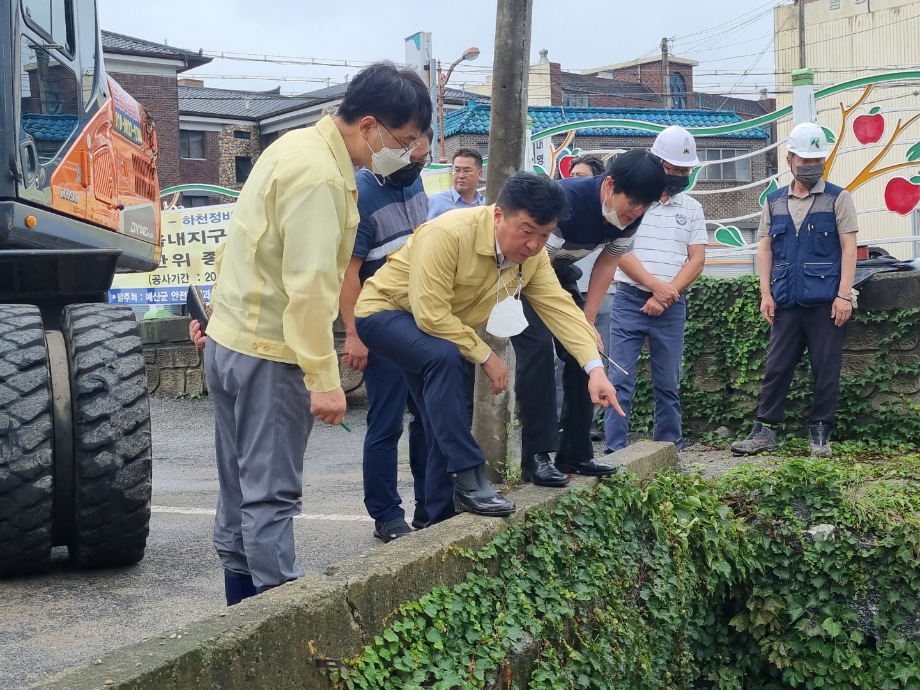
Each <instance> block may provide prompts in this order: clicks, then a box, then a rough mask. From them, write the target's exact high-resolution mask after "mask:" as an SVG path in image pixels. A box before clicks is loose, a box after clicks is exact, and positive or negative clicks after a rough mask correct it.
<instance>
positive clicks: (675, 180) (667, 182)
mask: <svg viewBox="0 0 920 690" xmlns="http://www.w3.org/2000/svg"><path fill="white" fill-rule="evenodd" d="M689 186H690V178H689V177H684V176H683V175H667V174H666V175H665V176H664V191H665V192H667V194H668V196H677V195H678V194H680V193H681V192H682V191H684V190H685V189H686V188H687V187H689Z"/></svg>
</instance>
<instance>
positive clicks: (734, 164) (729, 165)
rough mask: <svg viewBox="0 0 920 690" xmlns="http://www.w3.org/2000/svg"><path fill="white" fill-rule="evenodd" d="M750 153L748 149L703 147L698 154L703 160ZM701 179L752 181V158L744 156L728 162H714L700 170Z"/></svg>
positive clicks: (722, 158)
mask: <svg viewBox="0 0 920 690" xmlns="http://www.w3.org/2000/svg"><path fill="white" fill-rule="evenodd" d="M745 153H749V152H748V151H747V150H746V149H702V150H700V151H699V153H698V155H699V158H700V160H701V161H720V160H725V159H726V158H735V157H737V156H743V155H744V154H745ZM697 179H699V180H714V181H731V182H750V181H751V159H750V158H742V159H741V160H737V161H728V162H726V163H712V164H710V165H706V166H704V167H703V168H702V170H700V174H699V177H698V178H697Z"/></svg>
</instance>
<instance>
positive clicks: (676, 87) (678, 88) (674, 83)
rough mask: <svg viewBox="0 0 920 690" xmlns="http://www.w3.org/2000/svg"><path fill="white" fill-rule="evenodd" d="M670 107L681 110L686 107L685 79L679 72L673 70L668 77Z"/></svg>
mask: <svg viewBox="0 0 920 690" xmlns="http://www.w3.org/2000/svg"><path fill="white" fill-rule="evenodd" d="M669 81H670V83H671V107H672V108H677V109H678V110H683V109H685V108H686V107H687V80H686V79H684V75H682V74H681V73H680V72H675V73H674V74H672V75H671V77H670V80H669Z"/></svg>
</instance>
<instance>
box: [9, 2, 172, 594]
mask: <svg viewBox="0 0 920 690" xmlns="http://www.w3.org/2000/svg"><path fill="white" fill-rule="evenodd" d="M0 82H2V84H3V86H2V89H3V94H4V97H3V98H2V99H0V576H2V575H18V574H23V573H29V572H34V571H40V570H42V569H44V568H47V567H48V566H49V564H50V562H51V550H52V547H54V546H66V547H67V548H68V554H69V556H70V558H71V560H72V561H74V562H75V563H76V564H77V565H78V566H81V567H105V566H115V565H127V564H131V563H135V562H137V561H139V560H140V559H141V558H142V557H143V554H144V548H145V544H146V538H147V533H148V525H149V519H150V491H151V450H150V412H149V403H148V400H147V382H146V373H145V365H144V357H143V352H142V345H141V339H140V334H139V330H138V327H137V321H136V318H135V316H134V313H133V312H132V311H131V310H130V308H127V307H123V306H119V305H112V304H108V303H107V291H108V288H109V287H110V286H111V282H112V278H113V275H114V273H115V272H116V271H150V270H153V269H154V268H156V267H157V265H159V260H160V253H161V246H160V231H159V224H160V208H159V186H158V183H157V175H156V159H157V140H156V129H155V127H154V123H153V120H152V119H151V118H150V116H149V115H148V113H147V112H146V111H145V109H144V108H143V107H142V106H141V105H140V104H138V103H137V101H135V100H134V99H133V98H132V97H131V96H130V95H129V94H127V93H126V92H125V91H124V90H123V89H122V88H121V87H120V86H119V85H118V84H117V83H115V82H114V81H113V80H111V79H110V78H109V77H108V76H107V75H106V72H105V68H104V65H103V60H102V45H101V38H100V32H99V26H98V21H97V16H96V7H95V2H93V1H92V0H0ZM10 96H12V97H10Z"/></svg>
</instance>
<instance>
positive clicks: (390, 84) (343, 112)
mask: <svg viewBox="0 0 920 690" xmlns="http://www.w3.org/2000/svg"><path fill="white" fill-rule="evenodd" d="M337 114H338V116H339V117H341V118H342V119H343V120H345V122H347V123H348V124H354V123H355V122H357V121H358V120H360V119H361V118H362V117H365V116H367V115H371V116H372V117H375V118H377V119H378V120H380V122H382V123H383V124H384V125H386V126H387V127H392V128H393V129H396V128H398V127H404V126H405V125H406V124H408V123H410V122H415V123H416V124H418V127H419V129H420V130H422V131H423V132H424V131H425V130H426V129H428V128H429V127H431V94H430V93H429V92H428V87H427V86H425V82H423V81H422V79H421V77H419V76H418V74H416V73H415V72H414V71H413V70H411V69H399V68H398V67H396V65H394V64H393V63H392V62H375V63H373V64H372V65H368V66H367V67H365V68H364V69H362V70H361V71H360V72H358V74H357V75H355V78H354V79H352V80H351V82H350V83H349V84H348V89H347V90H346V91H345V97H344V98H343V99H342V103H341V105H339V109H338V112H337Z"/></svg>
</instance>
